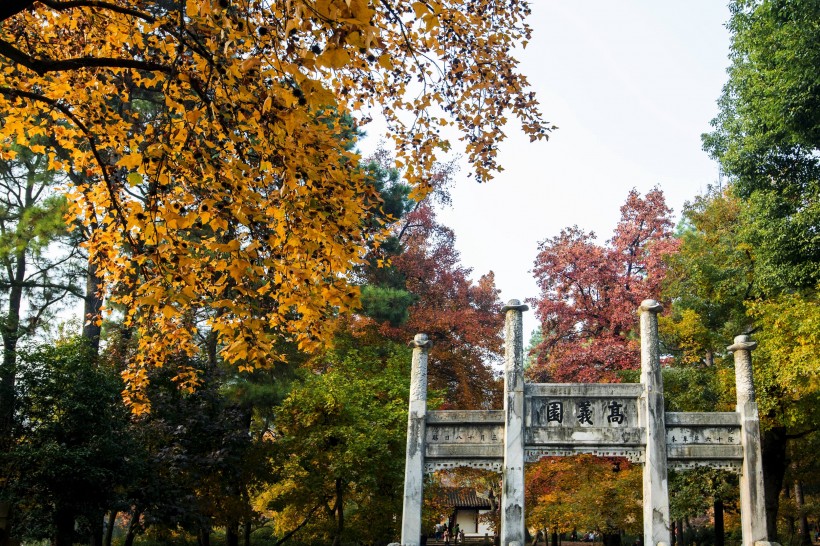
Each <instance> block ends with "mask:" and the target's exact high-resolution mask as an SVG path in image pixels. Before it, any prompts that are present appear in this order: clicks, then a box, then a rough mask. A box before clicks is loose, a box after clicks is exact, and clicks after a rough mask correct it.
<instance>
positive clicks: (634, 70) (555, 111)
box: [365, 0, 729, 336]
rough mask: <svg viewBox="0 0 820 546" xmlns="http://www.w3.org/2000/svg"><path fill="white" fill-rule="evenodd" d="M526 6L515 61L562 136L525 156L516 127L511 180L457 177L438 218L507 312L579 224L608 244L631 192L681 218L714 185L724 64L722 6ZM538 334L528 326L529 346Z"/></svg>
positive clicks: (702, 1) (699, 1)
mask: <svg viewBox="0 0 820 546" xmlns="http://www.w3.org/2000/svg"><path fill="white" fill-rule="evenodd" d="M531 6H532V16H531V18H530V20H529V23H530V26H531V27H532V28H533V37H532V40H531V41H530V43H529V45H528V46H527V48H526V49H524V50H523V51H521V52H520V53H519V55H518V59H519V60H520V61H521V71H522V72H523V73H524V74H525V75H526V76H527V78H528V79H529V82H530V85H531V87H532V89H533V90H534V91H535V93H536V96H537V98H538V100H539V102H540V104H541V109H542V112H543V114H544V117H545V119H547V120H549V122H550V123H551V124H554V125H557V126H558V129H557V130H556V131H554V132H553V133H552V134H551V136H550V138H549V140H548V141H541V142H536V143H530V142H529V139H528V138H527V137H525V136H524V135H523V133H521V131H520V129H519V127H518V126H516V125H515V124H514V123H512V124H511V125H510V126H509V127H508V128H507V130H506V131H505V132H506V133H507V135H508V138H507V140H506V141H504V142H503V143H502V144H501V146H500V152H499V160H500V163H501V165H502V166H503V167H504V169H505V170H504V171H503V172H501V173H500V174H498V175H497V176H496V177H495V179H494V180H493V181H491V182H489V183H486V184H478V183H477V182H475V181H474V180H473V179H471V178H469V170H468V169H469V167H468V166H467V165H466V164H465V165H464V167H463V168H462V170H461V171H460V173H459V174H458V175H457V177H456V184H455V187H454V188H453V192H452V197H453V202H452V207H451V208H449V209H444V210H441V211H439V219H440V221H441V222H442V223H444V224H445V225H447V226H449V227H450V228H452V229H453V230H454V232H455V235H456V248H457V249H458V251H459V252H460V253H461V258H462V263H464V264H465V265H466V266H467V267H470V268H472V269H473V278H474V279H476V280H477V279H478V278H479V277H480V276H481V275H482V274H484V273H487V272H488V271H493V272H494V273H495V281H496V285H497V287H498V288H499V289H500V290H501V299H502V300H503V301H505V302H506V301H508V300H510V299H513V298H514V299H519V300H525V299H526V298H531V297H536V296H537V295H538V287H537V285H536V284H535V280H534V278H533V276H532V273H531V270H532V267H533V262H534V260H535V257H536V255H537V252H538V243H539V242H540V241H543V240H545V239H548V238H551V237H554V236H556V235H558V234H559V232H560V231H561V229H563V228H565V227H569V226H573V225H577V226H578V227H580V228H582V229H584V230H586V231H594V232H595V234H596V235H597V236H598V241H599V242H600V243H602V244H603V243H604V242H605V241H606V240H607V239H609V238H610V236H611V233H612V230H613V229H614V227H615V224H616V223H617V221H618V218H619V215H620V206H621V205H622V204H623V203H624V201H625V200H626V197H627V194H628V192H629V191H630V190H631V189H632V188H635V189H637V190H638V191H639V192H640V193H641V194H645V193H646V192H647V191H649V190H651V189H652V188H653V187H655V186H658V187H660V188H661V189H662V190H663V192H664V194H665V195H666V199H667V204H668V205H669V206H671V207H672V208H673V209H674V214H675V218H676V219H677V218H679V217H680V211H681V208H682V206H683V204H684V203H685V202H686V201H688V200H692V199H693V198H694V197H695V196H697V195H698V194H699V193H702V192H703V191H705V189H706V187H707V186H708V185H709V184H715V183H717V182H718V167H717V164H716V163H715V162H714V161H712V160H711V159H710V158H709V157H708V156H707V154H706V153H705V152H703V151H702V149H701V139H700V135H701V134H702V133H704V132H707V131H709V129H710V126H709V122H710V120H711V119H713V118H714V117H715V115H716V114H717V103H716V101H717V99H718V97H719V95H720V92H721V89H722V87H723V84H724V83H725V81H726V67H727V66H728V64H729V61H728V53H729V33H728V31H727V29H726V27H725V23H726V21H728V19H729V10H728V8H727V6H726V5H725V4H724V3H723V1H722V0H689V1H687V2H667V1H663V2H657V1H649V0H619V1H618V2H614V1H612V0H573V1H566V0H563V1H559V0H533V1H532V2H531ZM365 129H366V130H367V128H365ZM368 133H369V135H370V138H371V139H372V138H373V132H372V131H368ZM536 327H537V321H536V320H535V317H534V314H533V313H532V311H530V312H528V313H525V314H524V332H525V336H528V335H529V333H531V332H532V331H533V330H534V329H535V328H536Z"/></svg>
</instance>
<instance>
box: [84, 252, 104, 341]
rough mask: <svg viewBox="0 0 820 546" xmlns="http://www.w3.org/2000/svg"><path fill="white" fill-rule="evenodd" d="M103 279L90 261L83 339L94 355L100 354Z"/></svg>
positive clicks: (86, 282) (86, 285) (86, 287)
mask: <svg viewBox="0 0 820 546" xmlns="http://www.w3.org/2000/svg"><path fill="white" fill-rule="evenodd" d="M101 285H102V279H101V278H100V277H99V276H98V275H97V265H96V264H94V263H92V262H91V260H89V261H88V276H87V277H86V281H85V304H84V306H83V317H84V318H83V337H84V338H86V339H87V340H88V342H89V344H90V345H91V348H92V350H93V351H94V354H95V355H96V354H98V353H99V352H100V333H101V332H102V325H101V324H100V318H101V317H100V309H102V304H103V301H102V298H100V296H99V293H100V286H101Z"/></svg>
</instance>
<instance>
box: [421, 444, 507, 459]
mask: <svg viewBox="0 0 820 546" xmlns="http://www.w3.org/2000/svg"><path fill="white" fill-rule="evenodd" d="M426 452H427V458H428V459H447V458H451V457H455V458H459V459H496V458H497V459H502V458H503V457H504V445H503V444H501V443H498V444H496V445H481V444H445V445H440V444H432V445H428V446H427V449H426Z"/></svg>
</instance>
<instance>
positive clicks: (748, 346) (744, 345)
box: [726, 334, 757, 352]
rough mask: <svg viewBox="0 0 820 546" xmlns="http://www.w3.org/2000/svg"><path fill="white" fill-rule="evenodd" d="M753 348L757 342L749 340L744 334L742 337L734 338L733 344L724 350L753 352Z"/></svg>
mask: <svg viewBox="0 0 820 546" xmlns="http://www.w3.org/2000/svg"><path fill="white" fill-rule="evenodd" d="M755 347H757V341H751V340H750V339H749V336H747V335H746V334H743V335H740V336H735V342H734V344H732V345H729V346H728V347H726V350H727V351H732V352H735V351H740V350H743V349H745V350H747V351H751V350H754V348H755Z"/></svg>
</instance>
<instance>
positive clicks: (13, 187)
mask: <svg viewBox="0 0 820 546" xmlns="http://www.w3.org/2000/svg"><path fill="white" fill-rule="evenodd" d="M12 152H13V153H12ZM0 156H2V159H0V304H2V306H3V310H2V314H0V335H2V338H3V360H2V363H0V447H3V448H7V447H8V442H9V441H10V440H11V438H12V434H11V430H12V426H13V415H14V404H15V402H14V401H15V379H16V372H17V369H16V360H17V359H16V355H17V346H18V343H19V342H20V340H21V339H24V338H25V337H27V336H31V335H32V334H34V333H35V332H37V331H38V329H39V328H41V327H42V326H43V325H44V324H47V323H48V322H49V319H52V318H53V313H54V311H55V310H56V309H58V308H59V306H60V304H61V303H64V300H65V299H66V298H67V297H70V296H73V297H82V295H83V292H82V289H81V288H79V287H78V284H79V283H78V281H79V280H80V278H81V274H82V271H81V269H80V267H78V264H79V262H78V258H79V256H78V254H79V253H78V248H77V246H76V244H74V242H73V241H72V240H71V239H70V237H69V234H68V231H67V228H66V225H65V222H64V221H63V215H64V214H65V212H66V202H65V198H64V197H62V196H59V195H56V194H55V193H54V192H55V186H56V184H57V183H58V181H59V180H58V177H57V175H56V174H55V173H54V172H53V171H50V170H48V168H47V163H48V158H47V157H46V156H45V155H41V154H36V153H34V152H32V151H31V150H29V149H27V148H22V147H19V146H15V147H13V148H5V149H3V150H1V151H0ZM12 156H13V157H12Z"/></svg>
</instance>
